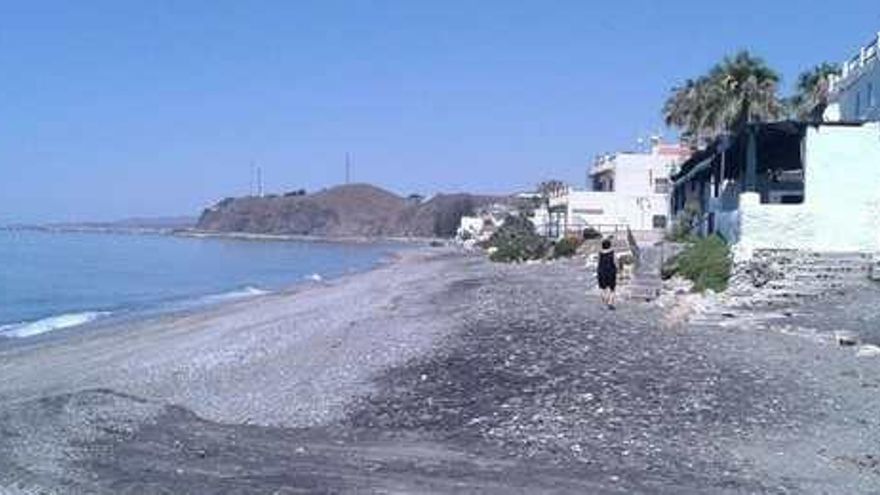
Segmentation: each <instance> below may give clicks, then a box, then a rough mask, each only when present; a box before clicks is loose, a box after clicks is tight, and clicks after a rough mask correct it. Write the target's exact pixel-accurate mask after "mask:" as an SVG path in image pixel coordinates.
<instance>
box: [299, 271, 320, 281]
mask: <svg viewBox="0 0 880 495" xmlns="http://www.w3.org/2000/svg"><path fill="white" fill-rule="evenodd" d="M303 278H305V279H306V280H311V281H312V282H322V281H323V280H324V277H322V276H321V274H319V273H313V274H311V275H306V276H305V277H303Z"/></svg>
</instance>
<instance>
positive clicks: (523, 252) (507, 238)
mask: <svg viewBox="0 0 880 495" xmlns="http://www.w3.org/2000/svg"><path fill="white" fill-rule="evenodd" d="M487 244H488V247H490V248H493V250H492V254H491V255H490V256H489V259H491V260H492V261H498V262H506V263H510V262H518V261H526V260H533V259H539V258H542V257H543V256H544V254H545V253H546V252H547V241H546V240H544V238H543V237H541V236H539V235H538V234H536V233H535V226H534V224H532V222H531V221H529V219H528V218H525V217H523V216H513V215H509V216H508V217H507V218H506V219H505V220H504V224H503V225H502V226H501V227H499V228H498V230H496V231H495V233H494V234H492V237H490V238H489V242H488V243H487Z"/></svg>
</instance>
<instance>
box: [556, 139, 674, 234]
mask: <svg viewBox="0 0 880 495" xmlns="http://www.w3.org/2000/svg"><path fill="white" fill-rule="evenodd" d="M689 154H690V150H688V149H687V148H685V147H683V146H680V145H673V144H663V143H662V142H661V141H660V139H659V138H654V139H652V140H651V148H650V150H649V151H646V152H620V153H614V154H610V155H603V156H600V157H598V158H597V159H596V161H595V162H594V163H593V166H592V169H591V170H590V172H589V177H588V188H587V189H586V190H575V189H572V188H562V189H560V190H558V191H555V192H554V193H553V194H551V195H550V198H549V202H548V215H549V222H548V223H547V229H546V234H547V235H548V236H549V237H553V238H558V237H562V236H565V235H576V236H577V235H581V234H582V233H583V231H584V230H585V229H588V228H591V229H595V230H597V231H599V232H602V233H613V232H616V231H621V230H626V229H627V228H629V229H631V230H632V231H635V232H663V230H664V229H666V226H667V223H668V216H669V190H670V182H669V174H670V171H671V170H672V169H674V167H676V166H677V165H679V164H680V163H681V162H682V161H684V159H685V158H687V156H688V155H689Z"/></svg>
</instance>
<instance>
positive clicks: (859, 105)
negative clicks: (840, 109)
mask: <svg viewBox="0 0 880 495" xmlns="http://www.w3.org/2000/svg"><path fill="white" fill-rule="evenodd" d="M861 116H862V92H861V91H856V118H857V119H858V118H859V117H861Z"/></svg>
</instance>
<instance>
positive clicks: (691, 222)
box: [667, 201, 700, 242]
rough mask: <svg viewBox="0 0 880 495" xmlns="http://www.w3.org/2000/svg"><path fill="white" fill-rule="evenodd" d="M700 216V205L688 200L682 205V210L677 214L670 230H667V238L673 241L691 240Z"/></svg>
mask: <svg viewBox="0 0 880 495" xmlns="http://www.w3.org/2000/svg"><path fill="white" fill-rule="evenodd" d="M699 217H700V207H699V205H698V204H697V203H696V202H694V201H688V203H687V204H686V205H685V206H684V210H683V211H682V212H681V213H679V214H678V218H676V221H675V224H674V225H673V226H672V231H671V232H669V235H668V236H667V238H668V239H669V240H670V241H674V242H692V241H693V240H694V239H693V231H694V228H695V227H696V226H697V220H698V219H699Z"/></svg>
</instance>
